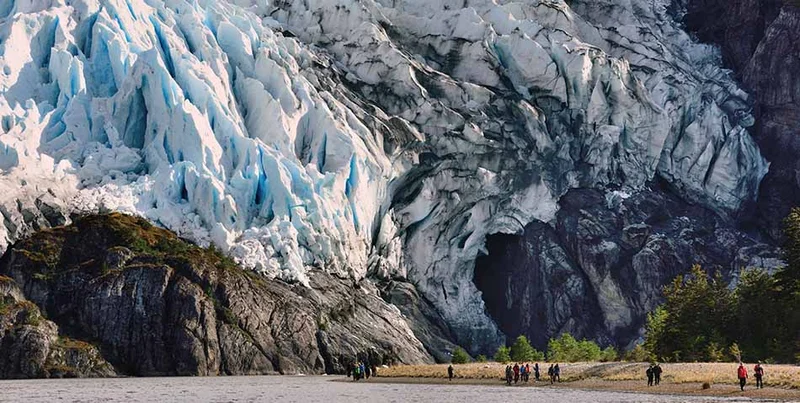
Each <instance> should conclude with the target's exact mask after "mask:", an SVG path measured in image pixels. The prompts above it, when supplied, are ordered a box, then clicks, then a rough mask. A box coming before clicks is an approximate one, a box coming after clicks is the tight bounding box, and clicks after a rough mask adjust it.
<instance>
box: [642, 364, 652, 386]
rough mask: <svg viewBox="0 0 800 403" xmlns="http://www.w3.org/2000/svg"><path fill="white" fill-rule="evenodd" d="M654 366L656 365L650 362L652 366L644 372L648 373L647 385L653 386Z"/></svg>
mask: <svg viewBox="0 0 800 403" xmlns="http://www.w3.org/2000/svg"><path fill="white" fill-rule="evenodd" d="M653 367H654V365H653V364H650V366H649V367H647V371H645V372H644V373H645V374H647V386H653Z"/></svg>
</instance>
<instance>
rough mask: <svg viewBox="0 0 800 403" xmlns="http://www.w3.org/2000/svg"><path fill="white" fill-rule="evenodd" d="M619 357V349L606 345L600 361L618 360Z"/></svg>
mask: <svg viewBox="0 0 800 403" xmlns="http://www.w3.org/2000/svg"><path fill="white" fill-rule="evenodd" d="M618 357H619V354H618V353H617V349H615V348H614V347H612V346H608V347H606V348H605V349H603V351H602V352H601V353H600V361H602V362H610V361H616V360H617V358H618Z"/></svg>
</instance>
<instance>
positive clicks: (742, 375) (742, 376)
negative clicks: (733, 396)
mask: <svg viewBox="0 0 800 403" xmlns="http://www.w3.org/2000/svg"><path fill="white" fill-rule="evenodd" d="M736 376H737V377H738V378H739V388H741V389H742V392H744V385H746V384H747V368H745V367H744V364H742V363H741V362H740V363H739V369H738V370H737V371H736Z"/></svg>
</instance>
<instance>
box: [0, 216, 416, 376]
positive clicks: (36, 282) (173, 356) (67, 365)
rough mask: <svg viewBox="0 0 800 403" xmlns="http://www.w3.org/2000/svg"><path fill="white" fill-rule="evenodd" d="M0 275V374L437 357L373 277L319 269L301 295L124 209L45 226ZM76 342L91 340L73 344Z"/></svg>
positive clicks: (280, 368)
mask: <svg viewBox="0 0 800 403" xmlns="http://www.w3.org/2000/svg"><path fill="white" fill-rule="evenodd" d="M0 274H2V275H3V276H4V277H0V278H2V284H3V288H2V292H0V295H2V298H3V300H2V301H3V304H2V307H3V309H2V310H0V314H1V315H0V377H47V376H59V374H61V373H67V375H70V376H103V375H111V374H114V373H115V372H116V373H118V374H123V375H138V376H151V375H217V374H230V375H234V374H267V373H298V372H302V373H321V372H341V371H343V366H344V365H345V364H346V363H347V362H349V361H351V360H353V359H355V358H356V357H361V358H362V359H366V358H369V360H371V361H373V362H375V363H378V364H380V363H386V362H405V363H415V362H430V361H432V358H431V356H430V355H429V354H428V353H427V351H426V350H425V349H424V347H423V346H422V344H421V343H420V342H419V340H418V339H417V338H416V337H415V336H414V334H413V333H412V331H411V330H410V329H409V327H408V326H407V324H406V322H405V320H404V319H402V317H401V315H400V313H399V312H397V309H396V308H394V307H391V306H390V305H388V304H387V303H386V302H384V301H383V300H382V299H381V298H380V296H379V291H378V289H377V288H376V287H375V286H374V285H372V284H371V283H369V282H368V281H364V282H361V283H358V284H350V283H348V282H346V281H343V280H340V279H337V278H335V277H332V276H330V275H328V274H325V273H321V272H320V273H315V274H314V276H312V277H311V278H312V287H313V288H312V289H309V288H307V287H303V286H301V285H289V284H286V283H283V282H280V281H269V280H265V279H264V278H262V277H260V276H258V275H256V274H253V273H251V272H248V271H244V270H241V269H240V268H239V267H237V266H236V265H235V264H233V262H232V261H230V260H229V259H227V258H225V257H223V256H222V255H221V254H219V253H218V252H216V251H214V250H208V249H202V248H198V247H195V246H193V245H190V244H188V243H186V242H184V241H182V240H180V239H178V238H177V237H175V235H174V234H172V233H170V232H168V231H165V230H162V229H159V228H155V227H153V226H152V225H150V224H148V223H147V222H146V221H144V220H142V219H138V218H134V217H130V216H125V215H121V214H111V215H102V216H91V217H85V218H81V219H78V220H76V221H75V223H74V224H73V225H70V226H67V227H58V228H54V229H49V230H44V231H40V232H38V233H36V234H34V235H33V236H32V237H31V238H29V239H27V240H25V241H22V242H19V243H18V244H16V245H14V246H13V247H11V248H10V249H9V250H8V252H7V253H6V254H5V256H4V257H3V260H2V264H1V265H0ZM348 281H349V280H348ZM40 310H41V313H40ZM45 318H46V319H45ZM65 340H66V342H65ZM65 345H66V346H67V347H65ZM76 345H78V346H82V347H85V348H83V349H76V348H68V347H69V346H72V347H74V346H76ZM74 350H81V351H79V353H80V354H74V353H71V352H70V351H74ZM64 351H66V353H64ZM81 354H82V355H81ZM65 355H66V357H65ZM109 364H110V365H109ZM112 366H113V369H112ZM59 368H60V370H59Z"/></svg>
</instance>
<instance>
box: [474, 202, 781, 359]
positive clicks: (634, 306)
mask: <svg viewBox="0 0 800 403" xmlns="http://www.w3.org/2000/svg"><path fill="white" fill-rule="evenodd" d="M560 204H561V208H560V210H559V213H558V216H557V219H556V224H555V227H551V226H549V225H547V224H545V223H532V224H530V225H528V226H527V227H526V228H525V231H524V233H523V235H495V236H492V237H490V238H489V243H488V245H487V246H488V252H489V254H488V256H485V257H481V258H479V259H478V261H477V265H476V272H475V283H476V285H477V286H478V288H479V289H480V290H481V291H482V293H483V298H484V300H485V301H486V304H487V309H488V310H489V312H491V314H492V317H493V318H495V319H496V320H497V322H498V325H499V326H500V328H501V329H502V330H503V332H504V333H506V334H525V335H527V336H528V337H529V338H530V339H531V341H532V343H534V344H535V345H536V346H537V347H539V348H545V347H546V346H547V340H548V339H549V337H552V335H558V334H560V333H562V332H570V333H571V334H573V335H576V336H577V337H587V338H593V339H595V340H597V341H599V342H600V343H602V344H609V345H611V344H616V343H619V342H621V341H622V342H624V343H628V342H630V341H635V340H637V339H638V338H639V337H640V336H642V334H641V333H640V332H641V329H642V328H643V326H644V319H645V315H646V314H647V313H648V312H650V311H652V310H653V309H654V308H655V307H656V306H657V305H658V304H659V303H660V301H661V298H660V296H661V287H662V286H663V285H665V284H666V283H668V282H669V281H671V280H672V279H673V278H674V277H675V276H677V275H679V274H683V273H685V272H686V271H687V270H688V268H690V267H691V266H692V265H693V264H700V265H702V266H704V267H705V268H706V269H707V270H709V271H713V270H719V271H720V272H721V273H722V274H723V275H724V276H725V277H726V278H727V279H729V280H734V279H735V277H736V276H738V273H739V271H740V270H741V269H744V268H747V267H763V268H766V269H773V268H776V267H779V266H780V265H781V261H780V258H779V254H778V252H777V250H776V249H775V248H774V247H773V246H771V245H769V244H764V243H761V242H759V241H758V240H757V239H756V238H754V237H752V236H750V235H747V234H746V233H744V232H742V231H738V230H736V229H735V228H732V227H731V223H730V222H729V221H726V220H725V219H724V218H723V217H720V216H719V215H717V214H715V213H714V212H712V211H709V210H706V209H704V208H703V207H700V206H692V205H687V204H685V203H684V202H683V201H681V200H680V199H679V198H677V197H675V196H674V195H671V194H670V193H669V192H666V191H664V190H663V189H658V188H656V187H654V188H653V189H651V191H650V192H647V193H639V194H636V195H633V196H627V197H623V196H618V197H617V198H606V197H605V196H604V195H603V194H602V193H600V192H597V191H593V190H573V191H570V192H569V193H567V195H565V196H564V197H563V198H562V199H561V202H560ZM758 256H760V257H761V258H760V259H757V258H756V257H758ZM623 347H630V346H628V345H623Z"/></svg>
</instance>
